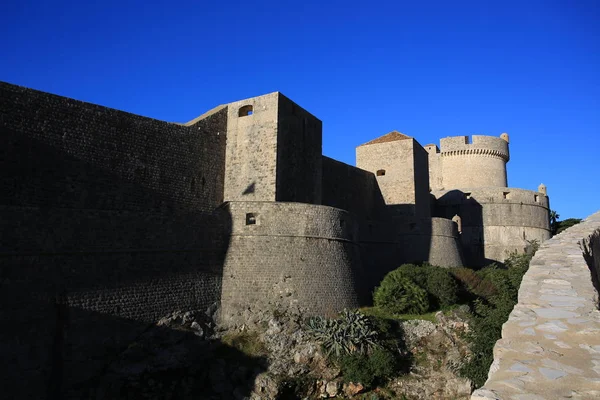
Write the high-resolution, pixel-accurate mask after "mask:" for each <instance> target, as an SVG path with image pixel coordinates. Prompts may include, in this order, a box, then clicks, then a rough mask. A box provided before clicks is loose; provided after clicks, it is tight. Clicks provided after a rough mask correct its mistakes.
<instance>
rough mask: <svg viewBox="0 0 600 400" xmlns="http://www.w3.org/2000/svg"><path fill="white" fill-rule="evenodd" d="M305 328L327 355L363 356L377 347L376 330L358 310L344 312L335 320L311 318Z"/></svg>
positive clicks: (318, 317)
mask: <svg viewBox="0 0 600 400" xmlns="http://www.w3.org/2000/svg"><path fill="white" fill-rule="evenodd" d="M306 328H307V331H308V332H309V334H311V335H312V336H313V338H314V339H315V340H317V341H318V342H320V343H321V345H322V346H323V348H324V349H325V352H326V353H327V354H328V355H332V354H333V355H335V356H341V355H343V354H352V353H359V354H365V353H367V352H368V351H369V350H372V349H374V348H375V347H377V345H378V343H377V339H378V336H379V334H378V332H377V330H376V329H375V328H374V326H373V323H372V322H371V320H370V319H369V318H367V317H366V316H365V315H364V314H362V313H361V312H360V311H358V310H354V311H349V310H344V311H342V312H341V313H340V316H339V318H336V319H329V318H324V317H320V316H316V317H312V318H310V319H309V320H308V323H307V326H306Z"/></svg>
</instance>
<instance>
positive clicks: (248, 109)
mask: <svg viewBox="0 0 600 400" xmlns="http://www.w3.org/2000/svg"><path fill="white" fill-rule="evenodd" d="M253 112H254V111H253V108H252V105H250V104H248V105H246V106H243V107H240V110H239V111H238V117H247V116H249V115H252V114H253Z"/></svg>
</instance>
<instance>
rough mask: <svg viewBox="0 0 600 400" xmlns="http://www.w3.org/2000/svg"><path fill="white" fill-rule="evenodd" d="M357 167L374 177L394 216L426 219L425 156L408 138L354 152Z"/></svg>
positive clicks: (376, 144)
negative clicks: (394, 213)
mask: <svg viewBox="0 0 600 400" xmlns="http://www.w3.org/2000/svg"><path fill="white" fill-rule="evenodd" d="M356 166H357V167H358V168H361V169H364V170H366V171H369V172H371V173H373V174H374V175H375V176H376V178H377V184H378V185H379V188H380V190H381V193H382V194H383V198H384V200H385V203H386V204H387V205H388V206H392V205H393V206H395V211H396V214H397V215H406V216H419V217H426V216H428V215H429V212H430V207H429V195H428V193H429V188H428V184H427V182H428V179H429V178H428V174H429V172H428V165H427V152H426V151H425V150H423V148H422V147H421V145H420V144H419V143H418V142H417V141H416V140H414V139H413V138H410V137H405V138H403V139H400V140H393V141H387V142H380V143H367V144H364V145H361V146H359V147H357V148H356Z"/></svg>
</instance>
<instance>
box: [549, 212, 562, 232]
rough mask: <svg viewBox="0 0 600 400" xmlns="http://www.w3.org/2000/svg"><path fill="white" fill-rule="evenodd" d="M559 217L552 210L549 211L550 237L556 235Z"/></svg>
mask: <svg viewBox="0 0 600 400" xmlns="http://www.w3.org/2000/svg"><path fill="white" fill-rule="evenodd" d="M559 218H560V215H558V213H557V212H556V211H554V210H551V211H550V232H551V233H552V236H554V235H556V231H557V230H558V219H559Z"/></svg>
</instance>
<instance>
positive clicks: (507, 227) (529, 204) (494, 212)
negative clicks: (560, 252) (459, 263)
mask: <svg viewBox="0 0 600 400" xmlns="http://www.w3.org/2000/svg"><path fill="white" fill-rule="evenodd" d="M434 194H435V196H436V198H437V201H436V215H438V216H441V217H446V218H452V217H453V216H454V215H459V216H460V217H461V219H462V233H461V243H462V246H463V252H464V256H465V263H466V265H467V266H482V265H485V264H489V263H490V262H494V261H496V262H503V261H504V259H505V258H506V257H507V256H508V255H509V254H510V253H511V252H514V251H518V252H523V251H524V250H525V249H526V247H527V246H528V245H529V242H531V241H533V240H537V241H538V242H540V243H541V242H543V241H545V240H547V239H549V238H550V222H549V218H548V212H549V204H548V197H547V196H545V195H544V194H542V193H539V192H533V191H530V190H523V189H514V188H483V189H479V188H476V189H456V190H450V191H440V192H435V193H434Z"/></svg>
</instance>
